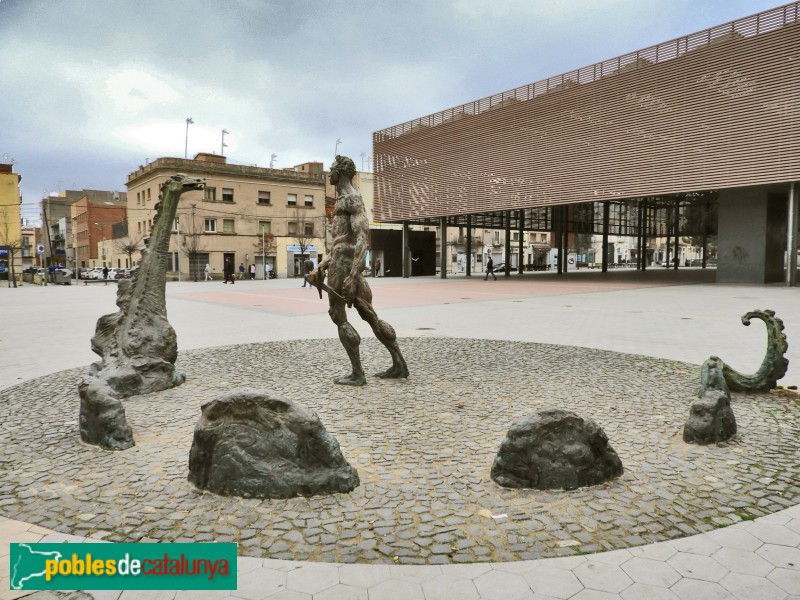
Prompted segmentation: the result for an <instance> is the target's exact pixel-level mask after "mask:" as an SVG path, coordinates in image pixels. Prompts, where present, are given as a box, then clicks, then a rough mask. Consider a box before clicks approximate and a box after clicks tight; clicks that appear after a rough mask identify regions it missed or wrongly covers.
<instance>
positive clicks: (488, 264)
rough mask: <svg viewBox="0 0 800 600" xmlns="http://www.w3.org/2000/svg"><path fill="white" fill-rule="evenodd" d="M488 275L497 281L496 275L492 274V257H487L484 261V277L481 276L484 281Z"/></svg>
mask: <svg viewBox="0 0 800 600" xmlns="http://www.w3.org/2000/svg"><path fill="white" fill-rule="evenodd" d="M489 275H491V276H492V277H494V280H495V281H497V275H495V274H494V261H493V260H492V257H491V256H490V257H489V260H487V261H486V277H484V278H483V280H484V281H486V280H487V279H489Z"/></svg>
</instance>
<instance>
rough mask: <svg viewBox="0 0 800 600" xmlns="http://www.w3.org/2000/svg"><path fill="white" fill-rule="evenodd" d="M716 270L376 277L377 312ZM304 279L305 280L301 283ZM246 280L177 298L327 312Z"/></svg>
mask: <svg viewBox="0 0 800 600" xmlns="http://www.w3.org/2000/svg"><path fill="white" fill-rule="evenodd" d="M713 276H714V272H713V271H707V272H705V273H704V272H701V271H697V270H694V271H681V272H678V273H673V272H662V271H655V272H650V273H646V274H644V275H643V274H640V273H636V272H633V271H631V272H616V273H607V274H602V273H596V272H595V273H592V272H581V273H570V274H569V275H567V276H559V275H556V274H549V273H548V274H539V275H524V276H522V277H520V276H519V275H517V274H512V275H511V276H510V277H508V278H506V277H504V276H502V275H500V276H499V277H498V279H497V281H494V280H489V281H484V280H483V278H482V277H480V276H476V277H473V278H471V279H468V278H466V277H452V278H450V279H447V280H441V279H438V278H432V277H426V278H419V279H418V282H417V281H415V282H413V283H411V282H409V281H408V280H401V279H393V278H380V279H378V280H377V281H376V280H375V279H370V280H369V283H370V285H371V286H372V289H373V304H374V306H375V308H376V309H378V310H380V309H381V308H403V307H413V306H431V305H437V306H438V305H443V304H457V303H462V302H485V301H492V300H510V299H514V298H524V297H531V296H555V295H564V294H578V293H592V292H609V291H615V290H626V289H634V288H646V287H658V286H664V285H682V284H689V283H707V282H710V281H713ZM298 281H299V280H298ZM247 286H248V283H247V282H242V283H240V284H239V286H237V287H236V288H235V290H234V289H233V288H228V287H227V286H226V287H225V288H223V289H219V290H214V291H206V290H203V291H198V292H190V293H182V294H175V296H174V297H175V298H180V299H182V300H194V301H197V302H207V303H211V304H220V305H228V306H239V307H246V308H250V309H254V310H260V311H263V312H266V313H271V314H278V315H285V316H292V315H309V314H317V313H325V312H327V310H328V301H327V298H326V297H325V293H324V292H323V298H322V299H321V300H320V298H319V295H318V294H317V292H316V290H309V289H308V288H302V287H300V286H299V285H298V286H297V287H294V288H290V289H257V290H256V289H248V288H247Z"/></svg>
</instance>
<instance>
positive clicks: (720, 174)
mask: <svg viewBox="0 0 800 600" xmlns="http://www.w3.org/2000/svg"><path fill="white" fill-rule="evenodd" d="M373 168H374V172H375V187H374V194H375V208H374V211H375V218H376V219H377V220H379V221H385V222H401V223H406V224H408V223H429V224H430V223H433V224H436V225H438V226H440V227H442V228H443V229H446V227H447V226H462V227H463V226H466V227H467V231H468V232H470V231H471V228H472V227H498V228H505V229H506V230H507V231H510V230H513V231H517V230H519V231H533V230H545V231H555V232H557V238H558V240H559V243H560V244H565V243H566V239H567V235H568V234H569V233H574V232H583V233H593V234H598V235H604V236H607V235H609V233H611V234H612V235H613V233H614V231H615V230H616V231H622V229H625V228H627V232H626V233H618V234H619V235H634V236H637V237H638V239H639V240H646V239H647V237H648V236H658V235H663V233H664V232H665V231H666V232H667V233H668V234H670V235H672V236H673V239H677V238H678V236H681V235H698V236H706V235H709V234H716V235H717V236H718V239H717V242H718V268H717V279H718V281H721V282H734V281H737V282H739V281H740V282H762V283H764V282H770V281H776V280H781V279H785V280H786V281H787V282H789V283H791V280H792V279H793V278H795V277H796V261H797V207H798V201H797V194H798V192H800V189H798V190H796V189H795V182H797V181H800V3H798V2H793V3H790V4H787V5H784V6H780V7H777V8H775V9H772V10H768V11H764V12H761V13H759V14H756V15H752V16H749V17H745V18H742V19H738V20H735V21H732V22H730V23H725V24H722V25H719V26H716V27H712V28H710V29H707V30H704V31H701V32H698V33H693V34H690V35H686V36H684V37H681V38H678V39H674V40H670V41H668V42H664V43H661V44H658V45H655V46H651V47H649V48H645V49H643V50H639V51H636V52H631V53H629V54H626V55H624V56H619V57H616V58H613V59H609V60H604V61H602V62H599V63H596V64H593V65H590V66H587V67H583V68H581V69H577V70H575V71H571V72H568V73H564V74H562V75H558V76H555V77H550V78H548V79H545V80H542V81H537V82H535V83H531V84H528V85H524V86H521V87H518V88H515V89H513V90H509V91H506V92H502V93H499V94H495V95H493V96H490V97H487V98H483V99H480V100H476V101H473V102H468V103H465V104H462V105H460V106H456V107H453V108H449V109H447V110H443V111H441V112H438V113H435V114H432V115H427V116H424V117H420V118H416V119H413V120H411V121H408V122H406V123H401V124H399V125H395V126H392V127H387V128H385V129H382V130H380V131H377V132H375V133H374V134H373ZM711 204H715V206H714V207H713V208H710V207H711ZM697 206H701V207H705V209H706V210H694V211H693V210H691V207H697ZM621 212H622V213H624V215H625V218H624V219H623V220H624V221H625V224H624V226H623V224H622V223H621V222H620V219H619V218H617V219H616V221H615V217H614V215H619V214H620V213H621ZM691 214H695V215H702V216H701V217H700V218H694V219H692V218H688V215H691ZM712 217H713V218H712ZM787 225H789V226H787ZM444 237H445V236H444V235H442V238H441V239H442V240H444ZM604 248H605V244H604ZM507 252H509V250H508V249H507ZM640 254H641V253H640ZM441 255H442V260H443V261H444V255H445V252H442V253H441ZM560 256H561V257H562V259H561V260H563V257H564V256H565V253H564V252H561V253H560ZM787 256H788V259H787V258H786V257H787ZM604 259H605V260H604V266H605V264H606V263H607V262H608V261H607V257H604ZM785 263H786V265H785ZM644 266H645V261H644V260H642V261H641V265H640V267H641V268H644ZM561 268H562V265H561V262H560V263H559V270H561ZM444 272H445V269H444V268H442V273H444Z"/></svg>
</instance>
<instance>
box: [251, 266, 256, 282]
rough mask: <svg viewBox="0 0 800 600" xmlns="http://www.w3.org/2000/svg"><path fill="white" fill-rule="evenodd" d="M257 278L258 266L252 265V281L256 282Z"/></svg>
mask: <svg viewBox="0 0 800 600" xmlns="http://www.w3.org/2000/svg"><path fill="white" fill-rule="evenodd" d="M255 278H256V266H255V265H250V281H254V280H255Z"/></svg>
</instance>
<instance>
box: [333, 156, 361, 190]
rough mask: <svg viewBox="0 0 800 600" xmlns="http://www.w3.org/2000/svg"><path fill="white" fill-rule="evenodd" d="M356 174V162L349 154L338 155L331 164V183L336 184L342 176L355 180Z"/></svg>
mask: <svg viewBox="0 0 800 600" xmlns="http://www.w3.org/2000/svg"><path fill="white" fill-rule="evenodd" d="M355 174H356V164H355V163H354V162H353V160H352V159H351V158H348V157H347V156H340V155H338V154H337V155H336V159H335V160H334V161H333V164H332V165H331V183H332V184H334V185H336V182H337V181H338V179H339V177H340V176H344V177H346V178H347V179H348V180H349V181H352V180H353V177H354V176H355Z"/></svg>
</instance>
